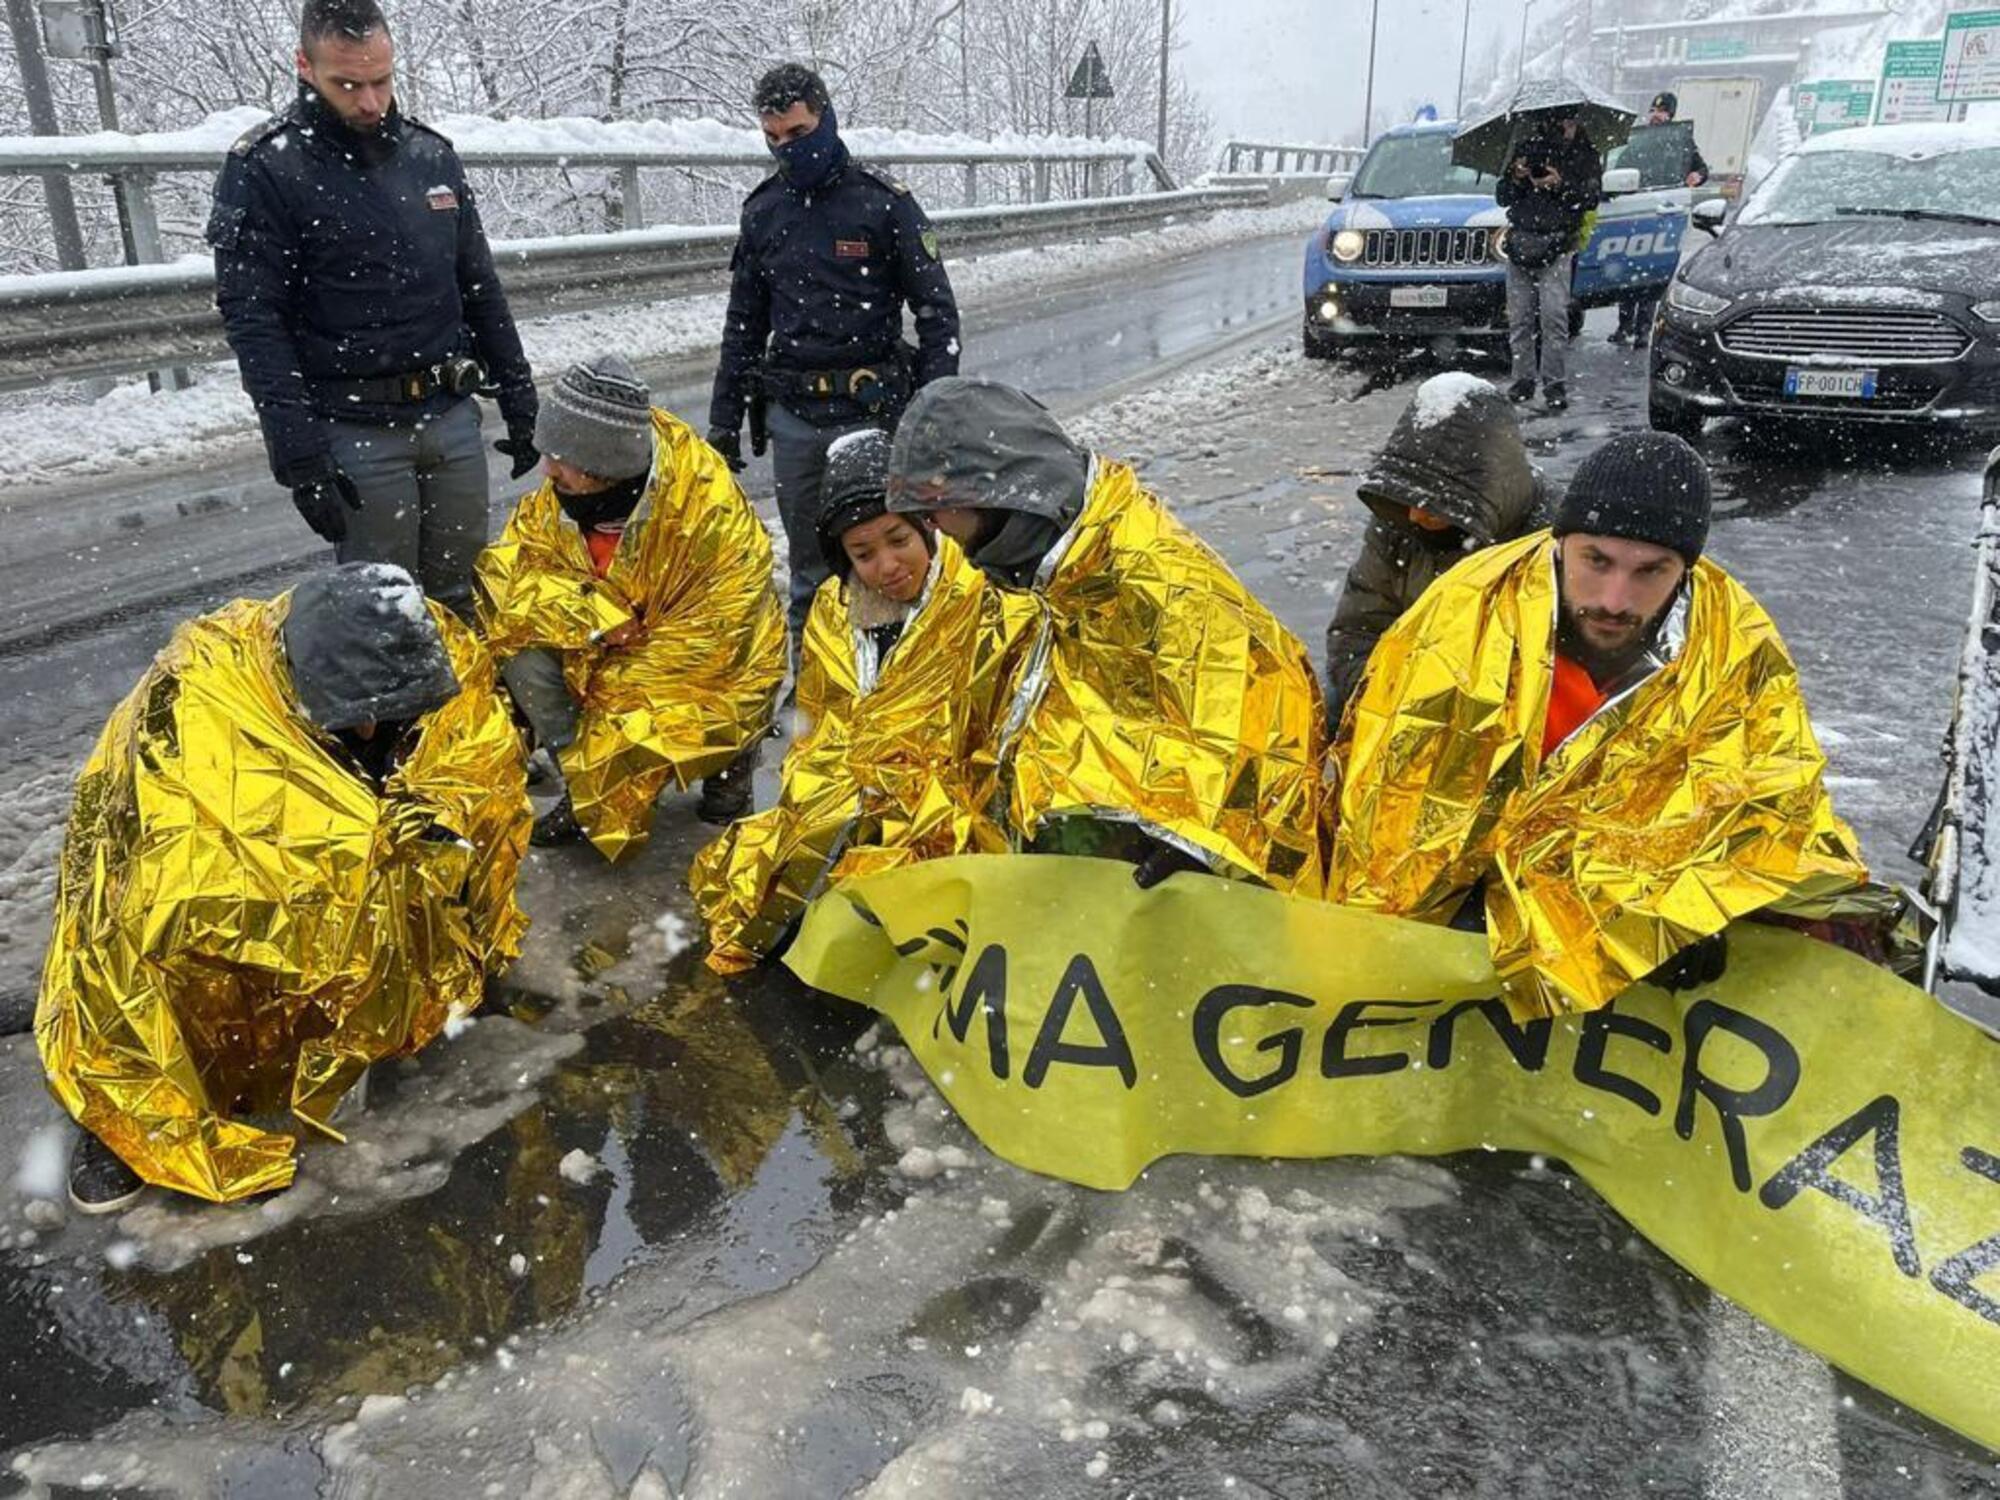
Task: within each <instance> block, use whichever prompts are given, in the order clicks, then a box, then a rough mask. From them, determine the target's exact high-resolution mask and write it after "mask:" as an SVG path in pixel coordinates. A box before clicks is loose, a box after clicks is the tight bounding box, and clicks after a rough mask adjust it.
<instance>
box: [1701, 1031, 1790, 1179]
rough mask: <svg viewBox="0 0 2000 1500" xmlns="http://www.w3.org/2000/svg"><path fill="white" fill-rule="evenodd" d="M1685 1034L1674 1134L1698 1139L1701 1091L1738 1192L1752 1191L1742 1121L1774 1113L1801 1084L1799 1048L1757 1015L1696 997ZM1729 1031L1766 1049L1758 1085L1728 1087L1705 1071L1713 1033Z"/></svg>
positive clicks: (1759, 1047) (1755, 1045)
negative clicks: (1718, 1129)
mask: <svg viewBox="0 0 2000 1500" xmlns="http://www.w3.org/2000/svg"><path fill="white" fill-rule="evenodd" d="M1682 1025H1683V1027H1684V1028H1685V1030H1686V1033H1687V1040H1686V1046H1687V1053H1686V1055H1685V1056H1684V1057H1683V1058H1682V1060H1681V1102H1680V1107H1679V1108H1678V1109H1677V1110H1675V1111H1674V1133H1675V1134H1676V1135H1678V1136H1679V1137H1680V1138H1681V1139H1682V1140H1684V1141H1691V1140H1693V1139H1694V1101H1695V1096H1696V1095H1700V1096H1701V1097H1702V1098H1704V1099H1706V1100H1707V1101H1708V1102H1709V1103H1710V1104H1713V1105H1714V1106H1715V1114H1716V1118H1717V1119H1718V1120H1719V1121H1720V1122H1721V1124H1722V1140H1723V1144H1724V1145H1725V1146H1726V1147H1727V1148H1728V1150H1729V1176H1730V1180H1731V1181H1733V1182H1734V1183H1735V1184H1736V1191H1737V1192H1739V1193H1747V1192H1749V1191H1750V1148H1749V1146H1748V1145H1746V1144H1745V1143H1744V1140H1743V1122H1744V1120H1746V1119H1751V1118H1754V1117H1756V1116H1758V1115H1769V1114H1775V1113H1777V1112H1778V1111H1779V1110H1780V1109H1782V1108H1784V1105H1785V1101H1786V1100H1787V1099H1789V1098H1791V1097H1792V1093H1793V1091H1794V1090H1795V1089H1797V1088H1798V1086H1799V1052H1798V1048H1796V1047H1794V1046H1793V1045H1792V1044H1791V1043H1790V1042H1788V1041H1786V1040H1785V1038H1784V1035H1783V1033H1781V1032H1779V1031H1778V1030H1777V1029H1776V1028H1774V1027H1771V1026H1768V1025H1766V1024H1765V1023H1764V1022H1762V1021H1760V1020H1758V1019H1757V1018H1756V1017H1755V1016H1746V1015H1745V1014H1743V1012H1742V1011H1740V1010H1731V1009H1730V1008H1729V1007H1728V1006H1726V1005H1718V1004H1716V1003H1715V1001H1713V1000H1698V1001H1696V1002H1695V1003H1694V1004H1693V1005H1691V1006H1689V1007H1688V1012H1687V1018H1686V1020H1685V1021H1684V1022H1683V1023H1682ZM1716 1031H1726V1032H1728V1033H1729V1034H1730V1035H1731V1036H1733V1037H1736V1038H1738V1039H1739V1040H1742V1041H1745V1042H1748V1043H1749V1044H1750V1045H1751V1046H1753V1047H1755V1048H1756V1049H1757V1050H1758V1051H1759V1052H1761V1053H1763V1054H1764V1063H1765V1068H1764V1080H1763V1082H1761V1083H1759V1084H1758V1085H1757V1086H1756V1087H1755V1088H1754V1089H1732V1088H1725V1087H1724V1086H1723V1085H1722V1084H1721V1083H1719V1082H1718V1081H1717V1080H1715V1079H1713V1078H1710V1077H1709V1076H1708V1075H1707V1074H1706V1073H1704V1072H1702V1070H1701V1049H1702V1044H1703V1043H1704V1042H1706V1041H1707V1040H1708V1038H1709V1036H1710V1035H1711V1034H1712V1033H1713V1032H1716Z"/></svg>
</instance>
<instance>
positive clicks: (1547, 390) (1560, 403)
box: [1542, 380, 1569, 411]
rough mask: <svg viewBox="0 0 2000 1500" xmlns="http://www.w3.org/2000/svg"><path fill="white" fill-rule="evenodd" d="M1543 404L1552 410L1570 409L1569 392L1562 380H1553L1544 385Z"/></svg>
mask: <svg viewBox="0 0 2000 1500" xmlns="http://www.w3.org/2000/svg"><path fill="white" fill-rule="evenodd" d="M1542 404H1543V405H1544V406H1546V407H1547V408H1548V409H1549V410H1550V411H1568V410H1569V392H1568V391H1566V390H1564V389H1563V387H1562V382H1561V381H1559V380H1552V381H1550V382H1549V383H1548V384H1547V385H1545V386H1543V387H1542Z"/></svg>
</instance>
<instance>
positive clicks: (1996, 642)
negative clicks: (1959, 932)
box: [1912, 449, 2000, 995]
mask: <svg viewBox="0 0 2000 1500" xmlns="http://www.w3.org/2000/svg"><path fill="white" fill-rule="evenodd" d="M1974 548H1975V554H1974V556H1975V561H1974V569H1973V585H1972V609H1971V613H1970V614H1969V616H1968V617H1967V620H1966V631H1965V644H1964V647H1963V649H1962V650H1961V652H1960V656H1959V662H1958V672H1957V680H1956V682H1955V683H1954V686H1953V702H1952V717H1951V728H1950V729H1949V731H1948V732H1947V735H1946V740H1945V785H1944V793H1943V796H1942V797H1941V798H1940V799H1939V802H1938V808H1937V811H1936V812H1935V813H1934V814H1933V815H1932V823H1931V826H1930V827H1929V828H1927V829H1926V830H1925V835H1926V837H1927V838H1928V840H1929V847H1928V849H1924V850H1921V851H1919V850H1913V851H1912V852H1913V853H1918V852H1921V853H1922V854H1923V856H1924V862H1925V865H1926V867H1927V873H1926V879H1925V881H1924V895H1925V897H1926V898H1927V899H1928V900H1929V902H1930V903H1931V905H1932V907H1933V908H1934V909H1935V911H1936V914H1937V918H1938V921H1937V927H1936V929H1935V930H1934V931H1933V933H1932V935H1931V940H1930V945H1929V947H1928V949H1927V951H1926V953H1925V962H1924V987H1925V988H1926V989H1928V990H1931V991H1933V992H1935V991H1936V990H1937V988H1938V986H1939V984H1940V982H1943V981H1957V982H1963V983H1969V984H1974V985H1977V986H1979V987H1980V988H1981V989H1984V990H1986V991H1987V992H1988V993H1990V994H1996V995H2000V970H1995V969H1994V968H1993V967H1992V964H1991V962H1990V961H1988V960H1985V959H1984V953H1985V952H1987V951H1990V949H1982V950H1981V956H1982V961H1981V962H1980V963H1979V964H1977V965H1974V964H1969V963H1967V962H1966V961H1965V959H1964V957H1963V956H1959V957H1957V959H1956V961H1955V958H1954V954H1953V946H1954V945H1953V943H1952V936H1953V933H1954V931H1955V930H1956V928H1957V927H1958V926H1959V925H1960V924H1961V923H1962V922H1963V923H1968V924H1969V923H1973V922H1979V921H1990V920H1991V917H1990V912H1989V911H1981V910H1979V909H1978V902H1977V901H1974V902H1973V903H1972V908H1973V909H1971V910H1968V909H1966V908H1967V900H1966V897H1967V887H1968V886H1970V887H1972V888H1973V889H1975V890H1979V889H1988V890H1990V889H1991V886H1992V884H1993V882H1995V881H1996V880H2000V871H1995V870H1993V869H1991V868H1989V867H1988V862H1989V861H1990V860H1991V859H1992V857H1993V853H1994V851H1995V849H1996V848H2000V828H1996V827H1995V821H1996V820H2000V743H1996V741H1995V732H1996V730H2000V449H1996V450H1995V451H1994V453H1993V455H1992V457H1991V458H1989V459H1988V460H1987V465H1986V483H1985V497H1984V500H1983V503H1982V504H1981V507H1980V513H1979V532H1978V536H1977V538H1976V540H1975V542H1974ZM1922 842H1923V841H1922V840H1920V841H1919V843H1920V845H1921V844H1922ZM1987 899H1988V900H1989V901H1990V899H1991V898H1990V897H1988V898H1987Z"/></svg>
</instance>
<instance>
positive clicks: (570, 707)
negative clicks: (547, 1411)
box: [500, 646, 583, 755]
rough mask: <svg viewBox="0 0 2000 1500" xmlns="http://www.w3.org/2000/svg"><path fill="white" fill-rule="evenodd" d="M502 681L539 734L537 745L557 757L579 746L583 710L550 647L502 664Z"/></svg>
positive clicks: (523, 714) (517, 656) (535, 650)
mask: <svg viewBox="0 0 2000 1500" xmlns="http://www.w3.org/2000/svg"><path fill="white" fill-rule="evenodd" d="M500 680H501V681H502V682H504V683H506V684H507V691H508V692H509V693H511V694H512V695H513V698H514V706H515V707H516V708H518V709H520V710H521V717H522V718H524V719H526V720H527V721H528V727H529V728H530V729H532V730H533V731H534V732H535V743H536V744H537V745H539V746H541V747H542V748H543V749H545V750H547V751H548V752H549V753H550V754H551V755H553V754H555V753H556V752H557V751H559V750H567V749H568V748H569V747H570V746H571V745H573V744H575V743H576V727H577V724H578V722H579V721H580V720H581V719H582V718H583V709H582V707H581V706H580V705H579V704H578V703H577V701H576V699H574V698H572V697H570V695H569V684H568V683H567V682H565V681H564V680H563V667H562V657H560V656H558V655H557V654H556V653H555V652H553V651H550V650H548V649H547V648H546V647H542V646H531V647H529V648H528V649H527V650H526V651H522V652H520V653H518V654H517V655H514V656H510V657H508V658H507V660H505V661H503V662H502V663H500Z"/></svg>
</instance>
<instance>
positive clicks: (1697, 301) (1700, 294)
mask: <svg viewBox="0 0 2000 1500" xmlns="http://www.w3.org/2000/svg"><path fill="white" fill-rule="evenodd" d="M1667 306H1669V307H1671V308H1673V309H1675V310H1676V311H1678V312H1684V313H1691V314H1693V315H1694V316H1695V317H1697V318H1712V317H1714V316H1715V315H1716V314H1717V313H1719V312H1724V311H1727V310H1728V307H1729V299H1728V298H1727V297H1718V296H1717V295H1716V294H1715V293H1714V292H1704V291H1703V290H1702V289H1701V288H1700V287H1698V286H1689V285H1688V284H1687V283H1686V282H1685V281H1681V280H1679V279H1678V278H1676V279H1675V280H1674V281H1673V282H1671V283H1670V284H1669V285H1668V287H1667Z"/></svg>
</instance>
